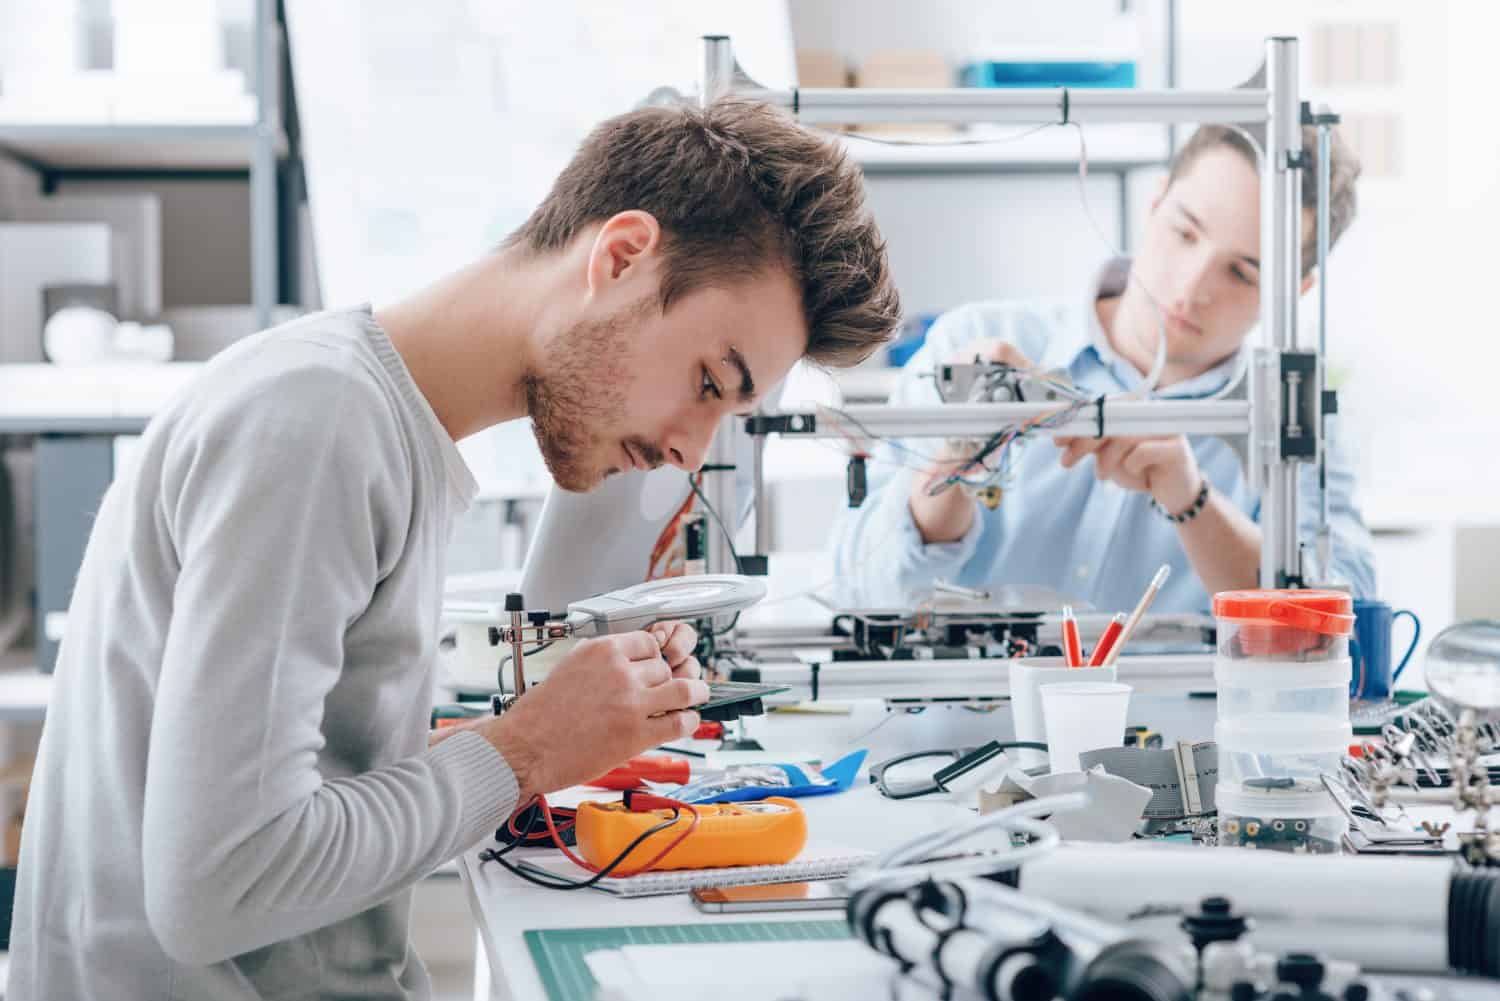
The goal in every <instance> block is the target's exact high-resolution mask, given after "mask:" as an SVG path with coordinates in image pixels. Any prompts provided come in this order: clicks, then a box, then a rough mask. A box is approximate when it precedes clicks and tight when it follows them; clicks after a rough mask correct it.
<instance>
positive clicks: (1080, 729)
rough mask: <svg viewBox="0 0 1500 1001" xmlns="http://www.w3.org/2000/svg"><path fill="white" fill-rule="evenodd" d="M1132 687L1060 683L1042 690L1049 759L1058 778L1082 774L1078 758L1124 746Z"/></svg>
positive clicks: (1096, 683)
mask: <svg viewBox="0 0 1500 1001" xmlns="http://www.w3.org/2000/svg"><path fill="white" fill-rule="evenodd" d="M1129 708H1130V686H1129V685H1122V684H1119V683H1118V682H1101V681H1086V682H1058V683H1055V684H1050V685H1043V686H1042V716H1043V718H1044V719H1045V720H1046V722H1047V758H1048V761H1049V763H1050V765H1051V768H1052V773H1053V774H1054V775H1055V774H1057V773H1058V772H1076V771H1079V763H1078V756H1079V755H1080V754H1082V753H1083V752H1084V751H1093V750H1097V749H1099V748H1101V747H1119V746H1120V745H1121V744H1123V743H1124V742H1125V716H1126V712H1127V711H1128V710H1129Z"/></svg>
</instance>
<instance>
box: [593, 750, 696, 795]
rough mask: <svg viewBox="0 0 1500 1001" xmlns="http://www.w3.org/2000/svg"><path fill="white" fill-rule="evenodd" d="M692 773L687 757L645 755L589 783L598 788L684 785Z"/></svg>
mask: <svg viewBox="0 0 1500 1001" xmlns="http://www.w3.org/2000/svg"><path fill="white" fill-rule="evenodd" d="M691 773H692V765H691V763H689V762H688V760H687V759H686V758H668V757H662V756H660V755H643V756H641V757H639V758H631V759H630V760H629V761H627V762H625V763H624V764H623V765H621V766H620V767H618V768H612V769H610V770H609V771H608V772H606V773H605V774H603V775H601V776H599V777H598V778H597V779H594V780H593V781H592V782H589V783H588V784H589V785H591V786H593V787H594V788H596V789H638V788H640V787H641V786H642V785H643V784H645V783H647V782H675V783H676V784H677V785H684V784H686V783H687V780H688V778H689V777H690V775H691Z"/></svg>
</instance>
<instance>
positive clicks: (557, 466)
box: [526, 376, 608, 493]
mask: <svg viewBox="0 0 1500 1001" xmlns="http://www.w3.org/2000/svg"><path fill="white" fill-rule="evenodd" d="M526 405H527V408H528V409H529V410H530V412H531V432H532V434H534V435H535V436H536V443H537V447H538V448H539V449H541V452H542V461H543V462H545V463H546V464H547V472H549V473H551V474H552V479H553V481H554V482H556V483H557V485H558V486H559V487H561V488H562V489H564V490H567V491H569V492H570V493H586V492H587V491H589V490H592V489H594V488H595V487H597V486H598V485H599V484H600V483H601V482H603V480H604V477H605V475H606V474H607V473H608V469H600V468H593V467H591V466H590V465H589V457H590V456H592V455H596V454H598V452H599V451H600V449H599V447H598V444H597V439H596V437H595V436H594V435H593V434H591V433H589V432H588V431H587V430H585V429H586V427H587V426H588V424H589V423H590V422H589V421H588V419H587V418H585V417H583V416H582V415H581V414H578V415H576V416H575V415H573V414H570V411H571V410H573V408H572V407H570V406H569V405H568V404H567V403H566V402H564V401H563V400H560V399H558V394H555V393H553V392H552V390H551V387H550V386H548V385H547V383H546V382H545V381H544V380H543V379H541V378H540V377H537V376H528V377H527V378H526ZM585 409H586V408H585Z"/></svg>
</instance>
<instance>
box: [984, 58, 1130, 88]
mask: <svg viewBox="0 0 1500 1001" xmlns="http://www.w3.org/2000/svg"><path fill="white" fill-rule="evenodd" d="M960 79H961V80H962V81H963V85H964V86H965V87H1117V88H1126V87H1134V86H1135V63H1134V62H1133V61H1120V62H1106V61H1085V60H1076V61H1068V60H1058V61H1055V62H1054V61H1050V60H1044V61H1035V62H1003V61H999V60H986V61H982V62H977V63H969V64H968V65H966V66H965V67H964V68H963V72H962V74H961V76H960Z"/></svg>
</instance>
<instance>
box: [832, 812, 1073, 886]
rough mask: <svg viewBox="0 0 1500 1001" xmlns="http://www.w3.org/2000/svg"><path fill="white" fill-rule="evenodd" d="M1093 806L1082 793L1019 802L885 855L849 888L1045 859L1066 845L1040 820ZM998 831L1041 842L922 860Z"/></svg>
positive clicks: (981, 871)
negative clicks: (1054, 850)
mask: <svg viewBox="0 0 1500 1001" xmlns="http://www.w3.org/2000/svg"><path fill="white" fill-rule="evenodd" d="M1088 803H1089V797H1088V794H1086V793H1082V792H1070V793H1063V794H1062V795H1058V796H1043V797H1041V798H1040V799H1033V800H1027V801H1026V802H1024V803H1017V804H1016V805H1015V806H1011V807H1007V808H1006V809H1004V810H1001V811H999V812H997V813H989V814H985V815H983V816H981V817H975V818H974V819H973V820H971V821H968V822H967V823H963V824H958V825H956V826H954V827H950V828H946V829H944V830H941V831H937V832H934V833H930V834H923V835H920V836H918V837H916V838H913V839H911V840H910V841H907V842H905V843H903V844H901V845H898V846H897V847H895V848H893V849H891V850H890V851H888V852H886V853H885V854H883V855H881V856H880V857H879V858H877V859H876V860H875V861H874V862H873V863H871V865H870V866H869V867H867V868H863V869H860V870H858V871H857V872H855V873H853V874H851V875H850V877H849V885H850V888H851V889H855V890H858V889H863V888H865V887H868V886H875V885H886V884H895V883H908V884H909V883H916V882H920V881H922V880H924V879H927V878H931V877H938V876H941V877H943V878H945V879H947V878H951V877H955V876H966V875H979V874H986V873H993V872H996V871H997V870H1001V869H1013V868H1015V867H1017V866H1019V865H1021V864H1022V863H1024V862H1029V861H1031V860H1032V859H1036V858H1040V857H1041V856H1043V855H1045V854H1047V853H1048V852H1050V851H1052V850H1053V849H1054V848H1056V847H1057V845H1058V844H1059V843H1061V841H1062V836H1061V835H1060V834H1058V832H1057V828H1055V827H1053V826H1052V825H1051V824H1047V823H1044V822H1042V821H1040V820H1037V819H1036V818H1037V817H1040V816H1050V815H1051V814H1054V813H1066V812H1067V811H1069V810H1077V809H1081V808H1082V807H1084V806H1087V805H1088ZM995 830H999V831H1004V832H1006V833H1012V832H1014V833H1020V834H1026V835H1030V836H1031V837H1033V838H1035V839H1036V840H1035V841H1034V842H1032V843H1031V844H1028V845H1025V846H1023V847H1021V848H1011V849H1009V850H1008V851H1004V852H998V853H995V854H991V855H983V856H978V857H973V858H963V859H952V860H944V861H923V860H924V859H931V858H932V856H934V855H935V854H937V853H938V852H941V851H942V850H943V849H945V848H950V847H952V846H953V845H955V844H957V843H958V842H960V841H964V840H967V839H968V838H971V837H973V836H975V835H976V834H983V833H986V832H989V831H995Z"/></svg>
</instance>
